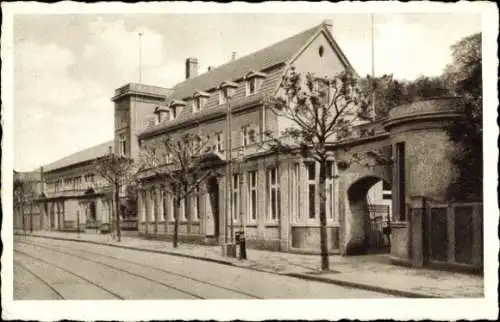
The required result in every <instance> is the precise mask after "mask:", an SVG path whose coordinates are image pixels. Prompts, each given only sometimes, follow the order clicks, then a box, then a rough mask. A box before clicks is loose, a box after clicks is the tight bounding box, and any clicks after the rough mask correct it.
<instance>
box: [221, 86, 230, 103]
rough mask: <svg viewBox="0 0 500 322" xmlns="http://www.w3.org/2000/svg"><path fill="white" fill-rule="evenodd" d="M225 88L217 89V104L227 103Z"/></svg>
mask: <svg viewBox="0 0 500 322" xmlns="http://www.w3.org/2000/svg"><path fill="white" fill-rule="evenodd" d="M227 94H228V92H227V88H221V89H220V90H219V105H222V104H226V103H227Z"/></svg>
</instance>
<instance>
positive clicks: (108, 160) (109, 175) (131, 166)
mask: <svg viewBox="0 0 500 322" xmlns="http://www.w3.org/2000/svg"><path fill="white" fill-rule="evenodd" d="M94 168H95V171H96V173H97V174H98V175H99V176H101V177H102V178H103V179H104V180H105V181H106V183H107V184H108V185H110V186H111V187H112V189H113V204H114V205H113V206H114V213H115V215H116V234H117V237H118V241H121V229H120V216H121V214H120V210H121V209H120V190H121V189H122V187H126V186H128V185H130V184H133V183H134V182H135V181H136V174H137V172H138V170H139V169H138V168H137V167H136V164H135V163H134V160H132V159H130V158H128V157H126V156H122V155H118V154H115V153H111V152H110V153H109V154H107V155H105V156H103V157H101V158H99V159H97V160H95V162H94Z"/></svg>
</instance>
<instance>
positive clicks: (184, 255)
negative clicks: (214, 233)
mask: <svg viewBox="0 0 500 322" xmlns="http://www.w3.org/2000/svg"><path fill="white" fill-rule="evenodd" d="M15 235H19V234H15ZM19 236H23V235H19ZM29 237H36V238H46V239H54V240H65V241H72V242H77V243H87V244H94V245H101V246H110V247H116V248H122V249H130V250H137V251H142V252H150V253H156V254H164V255H173V256H179V257H185V258H190V259H198V260H203V261H207V262H213V263H217V264H222V265H226V266H236V267H239V266H238V265H235V264H234V263H231V262H228V261H224V260H220V259H215V258H210V257H201V256H195V255H189V254H182V253H176V252H169V251H165V250H156V249H147V248H140V247H134V246H124V245H116V244H110V243H103V242H98V241H93V240H85V239H76V238H64V237H56V236H43V235H29Z"/></svg>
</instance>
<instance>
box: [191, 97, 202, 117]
mask: <svg viewBox="0 0 500 322" xmlns="http://www.w3.org/2000/svg"><path fill="white" fill-rule="evenodd" d="M200 109H201V97H195V98H194V99H193V113H196V112H199V111H200Z"/></svg>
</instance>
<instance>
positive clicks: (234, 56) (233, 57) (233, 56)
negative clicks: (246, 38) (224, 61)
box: [231, 51, 236, 60]
mask: <svg viewBox="0 0 500 322" xmlns="http://www.w3.org/2000/svg"><path fill="white" fill-rule="evenodd" d="M235 59H236V52H235V51H233V53H232V55H231V60H235Z"/></svg>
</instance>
